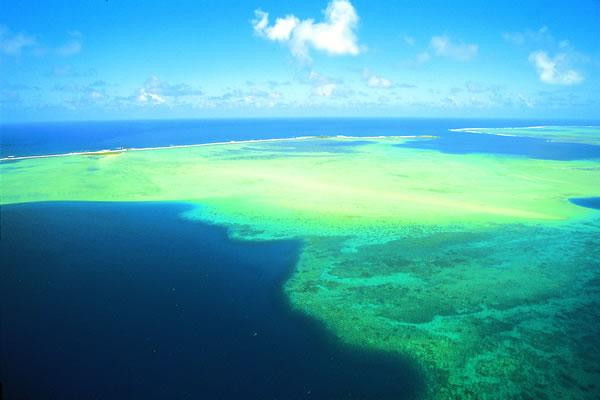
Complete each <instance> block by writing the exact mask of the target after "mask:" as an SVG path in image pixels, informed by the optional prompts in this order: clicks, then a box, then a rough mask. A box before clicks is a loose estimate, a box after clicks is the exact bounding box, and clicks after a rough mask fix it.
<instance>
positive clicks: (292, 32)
mask: <svg viewBox="0 0 600 400" xmlns="http://www.w3.org/2000/svg"><path fill="white" fill-rule="evenodd" d="M254 14H255V16H256V18H255V19H254V20H253V21H252V26H253V27H254V31H255V32H256V33H258V34H259V35H261V36H263V37H265V38H266V39H269V40H273V41H278V42H282V43H285V44H286V45H288V46H289V47H290V50H291V52H292V54H293V55H294V56H295V57H297V58H299V59H301V60H310V55H309V49H310V48H311V47H312V48H314V49H315V50H321V51H324V52H326V53H328V54H331V55H345V54H349V55H357V54H358V53H360V49H359V46H358V44H357V37H356V34H355V33H354V30H355V28H356V25H357V24H358V15H357V14H356V10H355V9H354V7H353V6H352V4H351V3H350V1H348V0H332V1H331V2H330V3H329V4H328V5H327V8H326V9H325V10H324V15H325V18H324V21H323V22H317V23H315V22H314V20H313V19H305V20H300V19H298V18H297V17H295V16H294V15H288V16H286V17H284V18H277V19H276V20H275V24H273V25H271V26H269V14H268V13H266V12H264V11H261V10H256V11H254Z"/></svg>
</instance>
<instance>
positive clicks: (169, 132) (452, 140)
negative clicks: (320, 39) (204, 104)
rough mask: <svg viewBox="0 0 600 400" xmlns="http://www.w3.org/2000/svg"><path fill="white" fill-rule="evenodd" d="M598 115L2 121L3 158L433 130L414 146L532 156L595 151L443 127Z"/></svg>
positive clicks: (599, 152)
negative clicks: (523, 118)
mask: <svg viewBox="0 0 600 400" xmlns="http://www.w3.org/2000/svg"><path fill="white" fill-rule="evenodd" d="M599 124H600V123H599V122H598V121H584V120H581V121H561V120H554V121H551V120H509V119H416V118H413V119H411V118H299V119H238V120H235V119H212V120H169V121H108V122H57V123H35V124H10V125H0V157H8V156H27V155H42V154H57V153H68V152H75V151H97V150H104V149H115V148H119V147H158V146H169V145H182V144H196V143H212V142H222V141H229V140H248V139H272V138H284V137H295V136H313V135H315V136H317V135H348V136H380V135H384V136H389V135H436V136H439V137H440V139H438V140H435V141H425V142H423V141H420V142H419V143H414V144H412V145H411V146H412V147H424V148H435V149H438V150H441V151H445V152H453V153H470V152H495V153H501V154H513V155H524V156H530V157H535V158H550V159H576V158H589V157H600V148H599V147H598V146H589V145H583V144H566V143H546V142H545V141H543V140H540V139H532V138H514V137H502V136H492V135H473V134H471V133H458V132H449V131H448V129H454V128H469V127H471V128H472V127H514V126H539V125H599Z"/></svg>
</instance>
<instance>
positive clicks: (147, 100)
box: [137, 88, 166, 104]
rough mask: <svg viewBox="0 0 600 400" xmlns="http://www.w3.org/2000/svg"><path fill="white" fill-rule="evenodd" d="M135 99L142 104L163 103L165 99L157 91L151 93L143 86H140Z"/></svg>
mask: <svg viewBox="0 0 600 400" xmlns="http://www.w3.org/2000/svg"><path fill="white" fill-rule="evenodd" d="M137 101H138V102H140V103H142V104H163V103H164V102H165V101H166V100H165V98H164V97H162V96H161V95H159V94H158V93H152V92H149V91H147V90H146V89H145V88H141V89H140V93H139V94H138V96H137Z"/></svg>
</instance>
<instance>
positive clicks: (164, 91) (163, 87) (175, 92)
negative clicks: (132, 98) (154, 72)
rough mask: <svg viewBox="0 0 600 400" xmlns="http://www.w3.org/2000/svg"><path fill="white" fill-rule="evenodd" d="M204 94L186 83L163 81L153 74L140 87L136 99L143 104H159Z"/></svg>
mask: <svg viewBox="0 0 600 400" xmlns="http://www.w3.org/2000/svg"><path fill="white" fill-rule="evenodd" d="M202 94H203V92H202V90H200V89H196V88H194V87H193V86H191V85H188V84H186V83H177V84H170V83H168V82H165V81H161V80H160V79H158V77H156V76H151V77H150V78H148V79H146V82H144V85H143V86H142V87H141V88H140V89H139V91H138V95H137V97H136V100H137V101H138V103H141V104H153V105H158V104H163V103H167V102H168V101H173V100H177V99H179V98H181V97H191V96H201V95H202Z"/></svg>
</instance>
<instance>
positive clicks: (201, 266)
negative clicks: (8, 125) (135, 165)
mask: <svg viewBox="0 0 600 400" xmlns="http://www.w3.org/2000/svg"><path fill="white" fill-rule="evenodd" d="M185 209H186V206H185V205H182V204H165V203H155V204H153V203H142V204H138V203H32V204H19V205H10V206H3V207H2V209H1V217H2V226H1V228H2V229H1V234H2V240H0V252H1V254H2V268H1V278H2V279H1V280H0V311H1V315H2V328H1V330H0V344H1V350H0V356H1V358H0V360H1V370H0V379H1V381H2V384H3V385H4V395H5V398H6V399H61V400H67V399H69V400H70V399H72V400H81V399H107V400H115V399H257V400H258V399H281V400H285V399H391V398H394V399H408V398H415V396H417V395H419V394H420V393H422V391H423V389H424V386H423V385H424V383H423V382H424V380H423V377H422V376H421V374H420V371H419V370H418V368H417V367H416V365H415V364H413V363H411V362H410V361H409V360H406V359H404V358H402V357H401V356H400V355H398V354H391V353H384V352H376V351H370V350H365V349H359V348H354V347H350V346H347V345H344V344H341V343H340V342H339V341H337V339H336V338H335V337H334V336H333V335H332V334H331V333H330V332H329V331H327V330H326V329H325V328H324V327H323V326H322V325H321V323H320V322H318V321H316V320H314V319H312V318H310V317H308V316H305V315H303V314H301V313H299V312H297V311H294V310H292V309H291V308H290V306H289V304H288V303H287V300H286V298H285V296H284V294H283V292H282V285H283V283H284V282H285V280H286V279H287V278H288V276H289V275H290V273H291V272H292V271H293V268H294V265H295V262H296V257H297V254H298V250H299V245H300V244H299V243H297V242H293V241H278V242H272V243H269V242H247V241H245V242H239V241H232V240H230V239H229V238H228V237H227V232H226V230H225V229H224V228H220V227H215V226H207V225H204V224H200V223H197V222H190V221H185V220H183V219H181V218H179V217H178V215H179V214H180V213H181V212H182V211H184V210H185Z"/></svg>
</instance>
